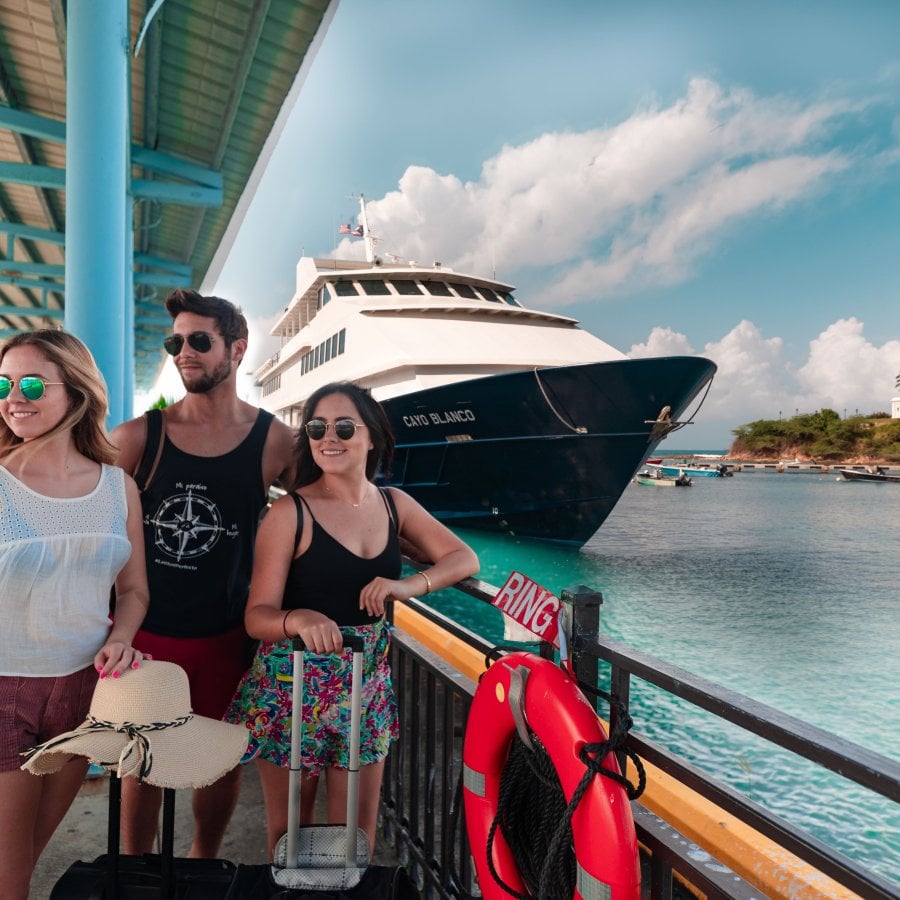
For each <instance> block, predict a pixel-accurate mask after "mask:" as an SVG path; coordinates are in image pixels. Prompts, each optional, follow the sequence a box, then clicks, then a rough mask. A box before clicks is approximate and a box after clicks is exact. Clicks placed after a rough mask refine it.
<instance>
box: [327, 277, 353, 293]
mask: <svg viewBox="0 0 900 900" xmlns="http://www.w3.org/2000/svg"><path fill="white" fill-rule="evenodd" d="M331 286H332V287H333V288H334V292H335V294H337V296H338V297H356V296H357V295H358V293H359V292H358V291H357V290H356V285H355V284H354V283H353V282H352V281H346V280H344V279H342V280H341V281H335V282H334V283H333V284H332V285H331Z"/></svg>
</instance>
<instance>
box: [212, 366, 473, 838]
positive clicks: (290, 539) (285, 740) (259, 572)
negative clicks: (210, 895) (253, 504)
mask: <svg viewBox="0 0 900 900" xmlns="http://www.w3.org/2000/svg"><path fill="white" fill-rule="evenodd" d="M393 449H394V436H393V434H392V432H391V427H390V423H389V421H388V419H387V416H386V415H385V413H384V410H383V409H382V408H381V406H380V404H379V403H378V402H377V401H376V400H374V399H373V397H372V396H371V394H370V393H369V392H368V391H367V390H364V389H362V388H359V387H357V386H356V385H354V384H350V383H346V382H342V383H335V384H330V385H326V386H324V387H322V388H320V389H319V390H318V391H316V392H315V393H314V394H313V395H312V396H311V397H310V398H309V400H308V401H307V404H306V408H305V410H304V417H303V423H302V426H301V428H300V430H299V433H298V437H297V480H296V483H295V484H294V485H293V486H292V489H291V492H290V493H289V494H288V495H287V496H286V497H282V498H281V499H279V500H278V501H276V502H275V503H274V504H273V505H272V508H271V509H270V510H269V512H268V513H267V514H266V517H265V518H264V519H263V522H262V524H261V525H260V529H259V534H258V537H257V540H256V548H255V551H254V562H253V577H252V581H251V585H250V597H249V600H248V602H247V612H246V617H245V625H246V628H247V632H248V633H249V634H250V636H251V637H254V638H258V639H259V640H260V641H261V644H260V648H259V651H258V653H257V656H256V658H255V659H254V662H253V666H252V667H251V669H250V671H249V672H248V673H247V675H246V676H245V677H244V680H243V681H242V683H241V686H240V687H239V689H238V692H237V694H236V695H235V699H234V701H233V702H232V705H231V708H230V709H229V712H228V715H227V716H226V718H227V719H228V720H229V721H233V722H240V723H241V724H245V725H246V726H247V727H248V729H249V730H250V735H251V737H250V746H249V749H248V755H250V756H255V757H256V758H257V759H258V760H259V770H260V780H261V782H262V787H263V795H264V797H265V802H266V819H267V825H268V835H269V851H270V853H271V851H272V849H273V848H274V845H275V842H276V841H277V840H278V838H279V837H280V836H281V835H282V834H283V833H284V832H285V831H286V829H287V785H288V765H289V757H290V744H289V725H288V723H287V720H288V719H289V718H290V681H289V680H285V676H290V673H291V664H290V656H289V654H290V645H291V639H292V638H293V637H294V636H295V635H299V636H300V637H302V638H303V641H304V643H305V644H306V646H307V648H308V652H307V654H306V659H305V662H304V705H303V723H304V743H303V747H302V766H303V769H304V771H303V790H302V794H301V797H302V803H301V810H300V818H301V822H302V823H303V824H309V823H311V822H312V817H313V810H314V801H315V793H316V786H317V784H318V780H319V777H320V775H321V773H322V772H324V773H325V777H326V784H327V788H328V819H329V822H332V823H337V822H343V821H344V815H345V809H346V787H347V771H346V769H347V761H346V757H347V742H348V739H349V724H348V723H349V715H350V710H349V677H350V661H349V653H345V654H342V655H341V656H337V655H331V654H339V653H341V651H342V648H343V636H342V633H341V629H342V628H343V630H344V632H347V631H348V630H352V631H353V632H355V633H357V634H360V635H361V636H362V637H363V639H364V642H365V658H364V664H363V668H364V687H363V722H362V736H361V749H360V801H359V803H360V811H359V822H360V826H361V827H362V828H364V829H365V830H366V833H367V834H368V836H369V843H370V845H371V846H373V847H374V840H375V825H376V819H377V814H378V798H379V794H380V791H381V776H382V770H383V767H384V758H385V756H386V755H387V752H388V749H389V747H390V743H391V741H392V740H396V737H397V733H398V727H397V707H396V701H395V700H394V694H393V689H392V686H391V681H390V669H389V666H388V641H389V635H388V630H387V626H386V624H385V620H384V611H385V605H386V604H387V603H388V602H390V601H395V600H407V599H409V598H410V597H413V596H416V595H423V594H427V593H430V592H431V591H436V590H439V589H440V588H444V587H447V586H449V585H451V584H455V583H456V582H457V581H460V580H461V579H463V578H466V577H468V576H470V575H474V574H475V573H476V572H477V571H478V558H477V557H476V555H475V553H474V552H473V551H472V550H471V548H469V547H468V545H466V544H465V543H464V542H463V541H461V540H460V539H459V538H458V537H456V535H454V534H453V533H452V532H451V531H450V530H449V529H447V528H445V527H444V526H443V525H442V524H441V523H440V522H438V521H437V520H436V519H435V518H434V517H433V516H431V514H430V513H428V512H427V511H426V510H425V509H424V508H423V507H422V506H421V505H420V504H419V503H417V502H416V501H415V500H413V499H412V497H410V496H409V495H407V494H405V493H403V492H402V491H399V490H397V489H395V488H391V489H388V490H380V489H379V488H377V487H376V486H375V484H374V483H373V479H374V478H375V475H376V473H377V472H379V471H383V472H387V471H389V469H390V464H391V459H392V457H393ZM401 540H405V541H408V542H409V543H411V544H413V545H414V546H415V547H417V548H418V549H419V551H421V553H422V554H423V555H424V557H425V558H427V559H429V560H432V563H431V566H430V567H429V568H428V569H426V570H424V571H422V572H416V573H415V574H413V575H410V576H407V577H406V578H402V577H400V576H401V573H402V560H401V552H400V542H401Z"/></svg>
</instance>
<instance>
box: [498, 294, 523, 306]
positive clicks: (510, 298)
mask: <svg viewBox="0 0 900 900" xmlns="http://www.w3.org/2000/svg"><path fill="white" fill-rule="evenodd" d="M500 297H501V299H502V300H503V302H504V303H508V304H509V305H510V306H518V305H519V301H518V300H516V298H515V297H513V295H512V294H509V293H502V294H500Z"/></svg>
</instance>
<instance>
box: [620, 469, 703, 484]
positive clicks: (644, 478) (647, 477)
mask: <svg viewBox="0 0 900 900" xmlns="http://www.w3.org/2000/svg"><path fill="white" fill-rule="evenodd" d="M634 480H635V481H636V482H637V483H638V484H643V485H645V486H646V487H690V486H691V484H692V482H691V479H690V478H689V477H688V476H687V475H685V474H684V473H683V472H682V473H681V474H680V475H678V476H676V477H675V478H670V477H668V476H666V475H662V474H660V473H659V472H658V471H657V472H651V471H649V470H647V469H645V470H644V471H643V472H638V473H637V475H635V476H634Z"/></svg>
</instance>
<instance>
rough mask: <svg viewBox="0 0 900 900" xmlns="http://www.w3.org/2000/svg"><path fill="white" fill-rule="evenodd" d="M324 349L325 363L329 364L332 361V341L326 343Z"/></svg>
mask: <svg viewBox="0 0 900 900" xmlns="http://www.w3.org/2000/svg"><path fill="white" fill-rule="evenodd" d="M324 349H325V362H328V360H329V359H331V339H329V340H327V341H325V344H324Z"/></svg>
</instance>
